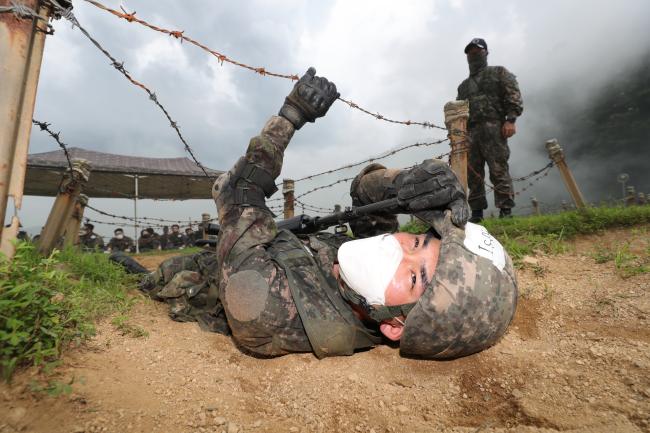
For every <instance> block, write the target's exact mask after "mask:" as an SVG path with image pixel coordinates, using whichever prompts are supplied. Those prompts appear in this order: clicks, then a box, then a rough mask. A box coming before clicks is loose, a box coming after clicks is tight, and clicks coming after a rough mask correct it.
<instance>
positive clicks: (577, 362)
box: [576, 359, 585, 365]
mask: <svg viewBox="0 0 650 433" xmlns="http://www.w3.org/2000/svg"><path fill="white" fill-rule="evenodd" d="M576 364H578V365H585V362H584V361H583V360H582V359H578V360H577V361H576Z"/></svg>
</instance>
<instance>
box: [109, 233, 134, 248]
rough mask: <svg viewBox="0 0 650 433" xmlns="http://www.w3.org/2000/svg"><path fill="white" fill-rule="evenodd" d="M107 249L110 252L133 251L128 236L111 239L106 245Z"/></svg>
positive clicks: (131, 242)
mask: <svg viewBox="0 0 650 433" xmlns="http://www.w3.org/2000/svg"><path fill="white" fill-rule="evenodd" d="M106 248H107V249H110V250H111V251H127V252H128V251H131V250H133V248H134V246H133V239H131V238H130V237H128V236H124V237H123V238H122V239H118V238H111V240H110V241H108V245H106Z"/></svg>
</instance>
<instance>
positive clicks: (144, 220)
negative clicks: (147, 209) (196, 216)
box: [86, 205, 217, 225]
mask: <svg viewBox="0 0 650 433" xmlns="http://www.w3.org/2000/svg"><path fill="white" fill-rule="evenodd" d="M86 208H87V209H90V210H93V211H95V212H97V213H98V214H101V215H104V216H108V217H111V218H117V219H123V220H127V221H136V218H135V217H132V216H127V215H116V214H113V213H110V212H106V211H103V210H101V209H98V208H96V207H93V206H91V205H86ZM216 220H217V218H216V217H214V218H210V219H209V220H208V221H216ZM137 221H138V222H142V223H147V222H149V221H158V222H164V223H172V224H179V225H185V224H189V221H187V220H185V221H184V220H171V219H165V218H158V217H146V216H143V217H138V218H137ZM200 222H202V220H197V221H196V223H197V224H198V223H200Z"/></svg>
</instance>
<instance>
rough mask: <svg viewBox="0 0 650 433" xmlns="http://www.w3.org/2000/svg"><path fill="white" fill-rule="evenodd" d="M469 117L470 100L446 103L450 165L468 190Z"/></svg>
mask: <svg viewBox="0 0 650 433" xmlns="http://www.w3.org/2000/svg"><path fill="white" fill-rule="evenodd" d="M467 119H469V102H468V101H451V102H447V103H446V104H445V126H447V131H449V132H448V134H447V136H448V137H449V142H450V143H449V144H450V145H451V155H450V156H449V165H451V169H452V170H453V171H454V173H456V176H458V180H459V181H460V183H461V185H463V187H464V188H465V192H467V152H468V150H469V140H468V138H467Z"/></svg>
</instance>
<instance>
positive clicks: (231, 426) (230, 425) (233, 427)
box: [227, 422, 239, 433]
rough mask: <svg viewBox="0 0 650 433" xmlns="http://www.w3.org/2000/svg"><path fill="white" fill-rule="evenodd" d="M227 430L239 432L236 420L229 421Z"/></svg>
mask: <svg viewBox="0 0 650 433" xmlns="http://www.w3.org/2000/svg"><path fill="white" fill-rule="evenodd" d="M227 431H228V433H237V432H238V431H239V427H238V426H237V424H235V423H234V422H229V423H228V430H227Z"/></svg>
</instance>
